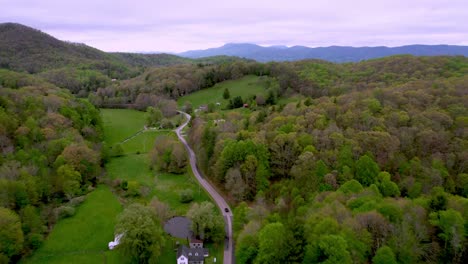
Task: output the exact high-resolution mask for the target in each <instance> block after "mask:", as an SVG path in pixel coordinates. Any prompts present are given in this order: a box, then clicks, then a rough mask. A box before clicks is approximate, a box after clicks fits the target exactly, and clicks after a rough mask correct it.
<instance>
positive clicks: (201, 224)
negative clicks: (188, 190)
mask: <svg viewBox="0 0 468 264" xmlns="http://www.w3.org/2000/svg"><path fill="white" fill-rule="evenodd" d="M187 216H188V218H190V220H191V221H192V231H193V233H194V234H195V236H197V237H199V238H200V239H203V240H207V241H214V242H220V241H222V240H223V238H224V222H223V219H222V217H221V215H220V214H219V212H218V211H215V210H214V205H213V204H212V203H210V202H202V203H201V204H199V203H194V204H193V205H192V207H190V210H189V211H188V212H187Z"/></svg>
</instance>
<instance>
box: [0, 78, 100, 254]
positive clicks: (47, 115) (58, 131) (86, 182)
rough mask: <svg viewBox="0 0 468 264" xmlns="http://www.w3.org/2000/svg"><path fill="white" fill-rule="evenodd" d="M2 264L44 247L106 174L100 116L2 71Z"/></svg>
mask: <svg viewBox="0 0 468 264" xmlns="http://www.w3.org/2000/svg"><path fill="white" fill-rule="evenodd" d="M1 74H2V75H6V76H8V77H9V78H8V79H5V78H2V83H0V226H1V227H2V228H1V230H0V262H1V263H8V260H10V261H12V262H16V261H17V260H19V258H20V257H21V255H27V254H29V253H31V251H32V250H34V249H37V248H38V247H39V246H40V245H41V244H42V241H43V240H44V236H45V235H46V234H47V233H48V232H49V230H50V228H51V227H52V226H53V225H54V224H55V222H56V221H58V220H59V219H60V218H63V217H67V216H71V215H73V214H74V211H75V206H77V205H78V204H80V203H81V202H83V201H84V199H85V196H83V195H84V194H86V193H87V192H89V191H90V190H91V189H93V186H94V185H95V183H96V179H97V177H98V176H99V175H100V174H101V150H102V146H101V143H100V142H101V140H102V127H101V121H100V116H99V112H98V111H97V109H96V108H94V106H92V105H91V104H90V103H88V102H86V101H82V100H78V99H76V98H75V97H74V96H72V95H71V94H70V93H69V92H68V91H66V90H62V89H59V88H57V87H55V86H54V85H52V84H49V83H46V82H44V81H41V80H39V81H38V80H37V79H36V78H35V77H34V76H31V75H28V74H19V73H16V74H15V73H11V72H10V73H8V72H1Z"/></svg>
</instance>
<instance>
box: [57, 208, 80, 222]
mask: <svg viewBox="0 0 468 264" xmlns="http://www.w3.org/2000/svg"><path fill="white" fill-rule="evenodd" d="M75 211H76V210H75V208H74V207H72V206H68V205H62V206H60V207H58V208H57V209H55V215H56V217H57V220H59V219H63V218H67V217H70V216H74V215H75Z"/></svg>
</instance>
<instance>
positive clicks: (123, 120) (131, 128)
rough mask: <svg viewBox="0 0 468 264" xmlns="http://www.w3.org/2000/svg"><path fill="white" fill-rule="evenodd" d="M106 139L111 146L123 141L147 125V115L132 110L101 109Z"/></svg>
mask: <svg viewBox="0 0 468 264" xmlns="http://www.w3.org/2000/svg"><path fill="white" fill-rule="evenodd" d="M101 116H102V120H103V123H104V138H105V141H106V143H107V144H108V145H109V146H112V145H114V144H116V143H119V142H121V141H123V140H124V139H126V138H128V137H130V136H132V135H133V134H135V133H136V132H138V131H140V130H141V129H143V127H144V125H145V113H144V112H140V111H136V110H130V109H101Z"/></svg>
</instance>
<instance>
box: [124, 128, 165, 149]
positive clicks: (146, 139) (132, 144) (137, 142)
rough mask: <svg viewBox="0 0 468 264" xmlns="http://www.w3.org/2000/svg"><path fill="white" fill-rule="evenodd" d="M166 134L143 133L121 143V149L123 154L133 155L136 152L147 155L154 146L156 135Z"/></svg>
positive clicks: (152, 131) (156, 132) (150, 131)
mask: <svg viewBox="0 0 468 264" xmlns="http://www.w3.org/2000/svg"><path fill="white" fill-rule="evenodd" d="M161 134H167V132H166V133H165V132H158V131H154V130H148V131H144V132H143V133H140V134H138V135H137V136H136V137H134V138H132V139H130V140H128V141H127V142H124V143H122V148H123V150H124V153H125V154H134V153H137V152H140V153H147V152H149V151H150V150H151V149H152V148H153V146H154V140H155V139H156V137H157V136H158V135H161Z"/></svg>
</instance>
